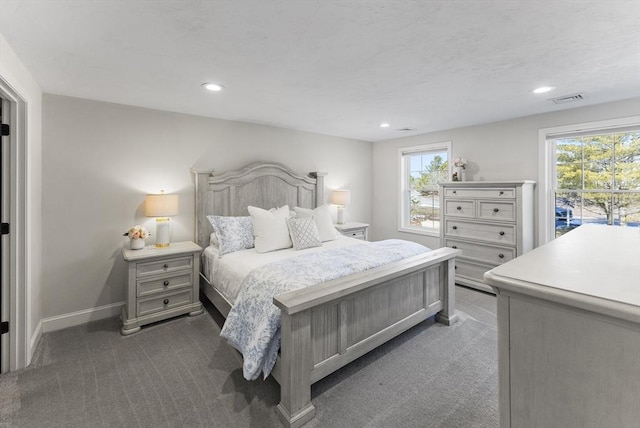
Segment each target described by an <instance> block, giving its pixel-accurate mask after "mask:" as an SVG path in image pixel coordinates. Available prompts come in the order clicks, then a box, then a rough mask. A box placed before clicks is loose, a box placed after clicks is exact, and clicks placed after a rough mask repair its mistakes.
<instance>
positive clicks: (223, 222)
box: [207, 215, 254, 256]
mask: <svg viewBox="0 0 640 428" xmlns="http://www.w3.org/2000/svg"><path fill="white" fill-rule="evenodd" d="M207 219H208V220H209V223H211V226H213V231H214V232H215V234H216V236H217V238H218V249H219V250H220V255H221V256H222V255H224V254H228V253H233V252H234V251H240V250H247V249H249V248H253V245H254V244H253V223H251V217H249V216H246V217H224V216H219V215H208V216H207Z"/></svg>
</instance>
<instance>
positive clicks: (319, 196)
mask: <svg viewBox="0 0 640 428" xmlns="http://www.w3.org/2000/svg"><path fill="white" fill-rule="evenodd" d="M309 175H310V176H311V177H313V178H315V179H316V207H321V206H322V205H324V177H326V176H327V175H328V173H326V172H310V173H309Z"/></svg>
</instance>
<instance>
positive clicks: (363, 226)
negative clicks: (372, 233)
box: [334, 222, 369, 241]
mask: <svg viewBox="0 0 640 428" xmlns="http://www.w3.org/2000/svg"><path fill="white" fill-rule="evenodd" d="M334 226H335V228H336V229H338V232H340V233H341V234H342V235H344V236H348V237H350V238H356V239H362V240H363V241H368V240H369V235H368V230H369V225H368V224H367V223H356V222H351V223H344V224H334Z"/></svg>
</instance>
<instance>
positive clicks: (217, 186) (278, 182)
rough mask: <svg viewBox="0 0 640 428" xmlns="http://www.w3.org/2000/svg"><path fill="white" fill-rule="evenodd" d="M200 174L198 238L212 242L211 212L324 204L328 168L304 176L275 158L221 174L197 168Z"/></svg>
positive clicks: (202, 242)
mask: <svg viewBox="0 0 640 428" xmlns="http://www.w3.org/2000/svg"><path fill="white" fill-rule="evenodd" d="M194 174H195V176H196V185H195V188H196V221H195V225H196V233H195V235H196V242H197V243H198V245H200V246H201V247H202V248H206V247H208V246H209V235H210V234H211V232H213V228H212V227H211V224H210V223H209V221H208V220H207V216H208V215H224V216H246V215H249V211H248V210H247V207H248V206H249V205H252V206H254V207H260V208H264V209H269V208H275V207H281V206H283V205H289V207H290V208H291V209H293V207H296V206H297V207H303V208H316V207H318V206H320V205H322V204H324V176H326V175H327V173H325V172H312V173H310V174H309V175H308V176H302V175H299V174H297V173H296V172H294V171H293V170H291V169H290V168H288V167H286V166H284V165H281V164H279V163H274V162H257V163H254V164H251V165H249V166H247V167H245V168H242V169H240V170H237V171H229V172H225V173H223V174H220V175H214V174H213V173H212V172H197V171H194Z"/></svg>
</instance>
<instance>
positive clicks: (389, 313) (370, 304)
mask: <svg viewBox="0 0 640 428" xmlns="http://www.w3.org/2000/svg"><path fill="white" fill-rule="evenodd" d="M324 175H326V174H324V173H315V174H313V176H312V177H302V176H300V175H298V174H296V173H294V172H293V171H291V170H290V169H289V168H287V167H285V166H282V165H278V164H273V163H266V164H253V165H251V166H249V167H247V168H244V169H242V170H240V171H236V172H229V173H226V174H223V175H221V176H219V177H214V176H212V175H211V174H209V173H196V205H197V206H196V213H197V218H196V227H197V230H196V236H197V239H198V242H200V243H201V245H208V241H209V235H210V233H211V228H210V226H209V222H208V220H207V218H206V216H207V215H210V214H219V215H247V210H246V207H247V205H254V206H261V207H263V208H271V207H275V206H282V205H284V204H288V205H289V206H290V207H293V206H296V205H297V206H302V207H305V208H315V207H316V206H318V205H322V204H323V203H324V196H323V195H324V192H323V187H324V182H323V177H324ZM310 185H311V187H310ZM313 186H315V188H312V187H313ZM458 254H460V251H459V250H454V249H451V248H441V249H438V250H434V251H431V252H429V253H427V254H422V255H419V256H416V257H412V258H409V259H406V260H401V261H399V262H396V263H392V264H389V265H385V266H381V267H379V268H377V269H371V270H368V271H365V272H359V273H356V274H353V275H349V276H347V277H343V278H339V279H336V280H334V281H330V282H327V283H324V284H319V285H317V286H314V287H309V288H305V289H302V290H297V291H293V292H290V293H285V294H282V295H279V296H276V297H275V298H274V303H275V304H276V305H277V306H278V307H279V308H280V309H281V311H282V321H281V332H282V343H281V348H280V357H279V359H278V362H277V363H276V366H275V367H274V370H273V371H272V375H273V376H274V378H275V379H276V380H277V381H278V382H279V383H280V388H281V390H280V400H281V401H280V404H278V407H277V408H278V414H279V416H280V418H281V420H282V422H283V423H284V424H285V425H286V426H288V427H299V426H301V425H303V424H304V423H306V422H307V421H309V420H311V419H312V418H313V417H314V415H315V408H314V406H313V404H312V403H311V385H312V384H313V383H314V382H316V381H318V380H320V379H322V378H323V377H325V376H327V375H329V374H331V373H333V372H334V371H336V370H337V369H339V368H340V367H343V366H345V365H346V364H348V363H350V362H351V361H353V360H355V359H356V358H358V357H360V356H362V355H364V354H365V353H367V352H369V351H371V350H372V349H375V348H376V347H378V346H380V345H381V344H383V343H385V342H386V341H388V340H390V339H392V338H394V337H395V336H397V335H399V334H400V333H402V332H403V331H405V330H407V329H409V328H410V327H412V326H414V325H416V324H418V323H420V322H422V321H424V320H425V319H427V318H429V317H431V316H434V315H435V316H436V320H437V321H438V322H441V323H444V324H447V325H450V324H453V323H454V322H456V321H457V315H456V314H455V305H454V303H455V294H454V293H455V283H454V260H455V257H456V255H458ZM200 288H201V290H202V292H203V293H204V294H205V295H206V296H207V297H208V298H209V300H211V302H212V303H213V304H214V305H215V306H216V308H218V310H219V311H220V312H221V313H222V315H224V316H225V317H226V316H227V315H228V313H229V310H230V309H231V303H230V302H228V301H226V300H225V298H224V297H222V295H220V293H218V292H217V291H216V290H215V288H214V287H213V286H212V285H211V284H210V283H209V282H208V281H207V280H206V278H205V277H204V276H203V275H200Z"/></svg>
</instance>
